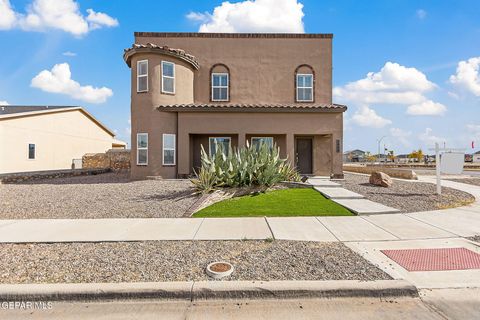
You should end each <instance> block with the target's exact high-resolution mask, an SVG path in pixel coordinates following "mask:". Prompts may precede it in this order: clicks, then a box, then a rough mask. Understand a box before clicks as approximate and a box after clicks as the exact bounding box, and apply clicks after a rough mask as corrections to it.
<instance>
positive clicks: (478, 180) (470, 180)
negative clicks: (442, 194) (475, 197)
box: [448, 178, 480, 187]
mask: <svg viewBox="0 0 480 320" xmlns="http://www.w3.org/2000/svg"><path fill="white" fill-rule="evenodd" d="M448 180H450V181H455V182H460V183H466V184H471V185H474V186H479V187H480V178H465V179H448Z"/></svg>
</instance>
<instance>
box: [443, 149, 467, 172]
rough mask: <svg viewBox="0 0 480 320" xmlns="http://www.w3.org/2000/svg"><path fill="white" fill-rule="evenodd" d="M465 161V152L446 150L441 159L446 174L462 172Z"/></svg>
mask: <svg viewBox="0 0 480 320" xmlns="http://www.w3.org/2000/svg"><path fill="white" fill-rule="evenodd" d="M464 161H465V154H464V153H463V152H445V153H444V154H442V159H441V161H440V170H441V172H442V173H445V174H462V173H463V163H464Z"/></svg>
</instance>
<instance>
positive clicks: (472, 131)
mask: <svg viewBox="0 0 480 320" xmlns="http://www.w3.org/2000/svg"><path fill="white" fill-rule="evenodd" d="M467 131H468V133H469V137H470V138H471V139H473V140H476V141H479V142H480V124H467Z"/></svg>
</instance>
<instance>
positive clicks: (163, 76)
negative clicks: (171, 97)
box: [161, 61, 175, 94]
mask: <svg viewBox="0 0 480 320" xmlns="http://www.w3.org/2000/svg"><path fill="white" fill-rule="evenodd" d="M165 64H171V65H172V66H173V77H170V76H165V75H163V65H165ZM161 72H162V74H161V76H162V93H168V94H175V63H173V62H170V61H162V70H161ZM164 78H168V79H173V91H165V89H164V88H163V79H164Z"/></svg>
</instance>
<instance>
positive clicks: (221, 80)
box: [210, 63, 230, 101]
mask: <svg viewBox="0 0 480 320" xmlns="http://www.w3.org/2000/svg"><path fill="white" fill-rule="evenodd" d="M210 90H211V92H210V99H211V101H230V70H229V69H228V67H227V66H226V65H224V64H221V63H218V64H215V65H214V66H212V68H211V69H210Z"/></svg>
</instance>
